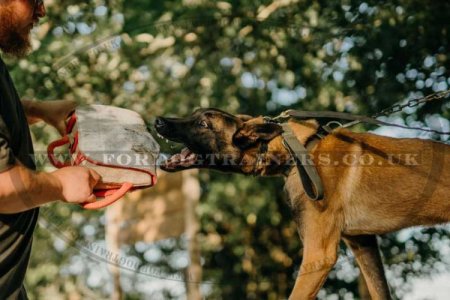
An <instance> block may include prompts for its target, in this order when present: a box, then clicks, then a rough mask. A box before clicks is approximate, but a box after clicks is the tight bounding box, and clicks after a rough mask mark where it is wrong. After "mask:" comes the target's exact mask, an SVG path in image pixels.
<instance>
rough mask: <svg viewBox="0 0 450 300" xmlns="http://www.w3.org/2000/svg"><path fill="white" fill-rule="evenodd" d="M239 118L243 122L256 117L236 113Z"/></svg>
mask: <svg viewBox="0 0 450 300" xmlns="http://www.w3.org/2000/svg"><path fill="white" fill-rule="evenodd" d="M236 117H237V118H238V119H240V120H241V121H242V122H247V121H248V120H251V119H253V118H254V117H252V116H249V115H236Z"/></svg>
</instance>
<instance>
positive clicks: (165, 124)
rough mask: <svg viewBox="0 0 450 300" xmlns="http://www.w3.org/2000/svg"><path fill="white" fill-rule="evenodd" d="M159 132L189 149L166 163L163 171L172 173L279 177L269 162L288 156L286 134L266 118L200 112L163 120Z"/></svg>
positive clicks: (159, 124)
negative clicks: (283, 139) (200, 170)
mask: <svg viewBox="0 0 450 300" xmlns="http://www.w3.org/2000/svg"><path fill="white" fill-rule="evenodd" d="M155 128H156V131H157V132H158V133H159V134H160V135H162V136H163V137H164V138H167V139H169V140H171V141H173V142H177V143H182V144H183V145H184V146H185V147H186V148H184V149H183V150H182V151H181V153H178V154H175V155H173V156H171V157H170V158H169V159H168V160H167V161H166V162H165V163H163V165H162V166H161V168H162V169H163V170H165V171H169V172H170V171H172V172H173V171H181V170H185V169H191V168H209V169H216V170H221V171H226V172H237V173H244V174H259V175H275V174H276V172H275V171H273V170H272V171H270V172H269V169H271V168H273V167H274V165H273V164H272V163H268V160H269V159H270V157H271V156H272V155H274V154H283V155H284V156H286V155H287V153H286V150H285V149H284V147H283V146H282V144H281V138H279V137H280V135H281V133H282V131H283V130H282V128H281V126H280V125H278V124H275V123H270V122H265V121H264V118H263V117H255V118H253V117H250V116H246V115H245V116H244V115H232V114H229V113H226V112H224V111H221V110H218V109H212V108H209V109H199V110H196V111H195V112H194V113H192V115H191V116H189V117H186V118H164V117H160V118H158V119H157V120H156V123H155ZM276 139H278V142H275V140H276ZM278 152H280V153H278ZM281 152H283V153H281ZM261 155H264V156H263V160H264V163H261ZM277 159H278V158H277ZM283 171H284V170H283ZM280 172H281V170H280Z"/></svg>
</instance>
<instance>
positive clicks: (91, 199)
mask: <svg viewBox="0 0 450 300" xmlns="http://www.w3.org/2000/svg"><path fill="white" fill-rule="evenodd" d="M95 201H97V197H95V195H94V193H92V194H90V195H89V197H88V198H87V199H86V202H89V203H91V202H95Z"/></svg>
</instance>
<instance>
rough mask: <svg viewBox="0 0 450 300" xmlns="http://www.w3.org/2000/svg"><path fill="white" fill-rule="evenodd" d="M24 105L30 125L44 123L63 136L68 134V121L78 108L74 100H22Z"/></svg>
mask: <svg viewBox="0 0 450 300" xmlns="http://www.w3.org/2000/svg"><path fill="white" fill-rule="evenodd" d="M22 104H23V107H24V109H25V114H26V115H27V119H28V123H29V124H34V123H36V122H38V121H44V122H45V123H47V124H49V125H51V126H53V127H55V128H56V129H57V130H58V132H59V133H60V134H61V135H64V134H65V133H66V120H67V118H68V117H69V116H70V114H71V113H72V112H74V111H75V108H76V106H77V103H76V102H75V101H72V100H54V101H29V100H22Z"/></svg>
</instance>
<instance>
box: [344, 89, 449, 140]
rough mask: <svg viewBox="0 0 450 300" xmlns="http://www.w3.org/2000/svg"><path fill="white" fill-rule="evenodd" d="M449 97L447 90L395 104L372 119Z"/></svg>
mask: <svg viewBox="0 0 450 300" xmlns="http://www.w3.org/2000/svg"><path fill="white" fill-rule="evenodd" d="M449 95H450V90H446V91H441V92H436V93H433V94H430V95H428V96H425V97H422V98H417V99H412V100H409V101H408V102H406V103H405V104H394V105H392V106H390V107H388V108H385V109H383V110H382V111H380V112H378V113H376V114H374V115H372V118H374V119H376V118H378V117H380V116H386V117H387V116H389V115H391V114H393V113H396V112H400V111H402V110H403V109H405V108H406V107H416V106H419V105H420V104H422V103H426V102H430V101H434V100H439V99H443V98H446V97H447V96H449ZM358 123H361V121H353V122H349V123H346V124H343V125H341V126H340V127H343V128H346V127H350V126H353V125H356V124H358ZM411 129H418V130H420V128H411ZM431 131H434V130H431ZM439 134H442V133H439Z"/></svg>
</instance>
